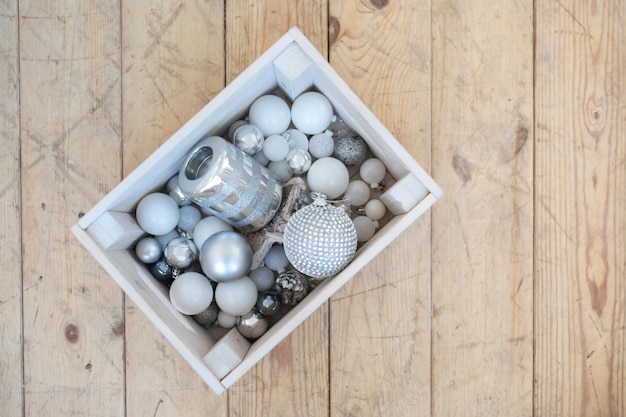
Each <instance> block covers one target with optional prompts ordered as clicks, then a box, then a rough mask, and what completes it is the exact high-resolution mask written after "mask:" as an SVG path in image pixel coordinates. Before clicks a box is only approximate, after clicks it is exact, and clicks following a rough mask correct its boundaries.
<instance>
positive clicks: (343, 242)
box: [283, 193, 357, 279]
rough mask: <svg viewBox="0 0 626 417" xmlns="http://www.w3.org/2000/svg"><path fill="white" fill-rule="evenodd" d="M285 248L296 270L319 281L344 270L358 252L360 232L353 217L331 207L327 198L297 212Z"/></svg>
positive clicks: (316, 198) (320, 196)
mask: <svg viewBox="0 0 626 417" xmlns="http://www.w3.org/2000/svg"><path fill="white" fill-rule="evenodd" d="M283 247H284V249H285V254H286V255H287V259H289V262H290V263H291V265H293V267H294V268H295V269H296V270H298V271H300V272H302V273H303V274H305V275H308V276H310V277H312V278H315V279H323V278H327V277H330V276H332V275H335V274H337V273H339V272H340V271H341V270H343V269H344V268H345V267H346V266H348V264H349V263H350V261H352V258H354V254H355V252H356V247H357V236H356V230H355V228H354V224H353V223H352V220H350V216H348V215H347V214H346V212H345V211H344V210H343V209H342V208H339V207H335V206H333V205H331V204H329V203H328V201H327V200H326V197H325V196H324V195H323V194H319V193H316V194H314V195H313V203H312V204H310V205H308V206H305V207H303V208H301V209H300V210H298V211H296V212H295V213H294V214H293V216H292V217H291V219H290V220H289V223H287V227H286V228H285V235H284V241H283Z"/></svg>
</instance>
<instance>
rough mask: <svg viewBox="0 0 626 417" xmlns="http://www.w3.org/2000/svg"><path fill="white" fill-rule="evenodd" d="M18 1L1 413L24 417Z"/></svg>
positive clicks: (6, 170) (6, 102)
mask: <svg viewBox="0 0 626 417" xmlns="http://www.w3.org/2000/svg"><path fill="white" fill-rule="evenodd" d="M18 19H19V17H18V7H17V1H9V2H3V3H1V4H0V85H1V86H2V92H3V96H4V97H3V98H2V99H1V100H0V145H1V146H2V148H3V151H2V152H0V265H2V266H3V277H2V279H0V352H2V359H1V360H0V415H2V416H6V417H13V416H21V415H22V409H23V401H24V400H23V397H22V387H21V385H22V384H21V383H22V250H21V249H22V248H21V225H22V224H21V219H20V214H21V210H20V101H19V45H18Z"/></svg>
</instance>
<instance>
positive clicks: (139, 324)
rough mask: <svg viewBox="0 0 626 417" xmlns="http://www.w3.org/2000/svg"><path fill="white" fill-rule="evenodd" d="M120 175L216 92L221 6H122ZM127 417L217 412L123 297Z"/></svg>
mask: <svg viewBox="0 0 626 417" xmlns="http://www.w3.org/2000/svg"><path fill="white" fill-rule="evenodd" d="M122 36H123V38H122V49H123V68H124V69H123V85H124V94H123V104H122V107H123V115H124V121H123V137H124V155H123V158H124V175H125V176H126V175H128V174H129V173H130V172H131V171H132V170H133V169H134V168H135V167H137V165H139V164H140V163H141V162H143V160H144V159H146V157H147V156H149V155H150V154H151V153H152V152H153V151H154V150H156V149H157V148H158V147H159V146H160V145H161V144H162V143H163V142H165V141H166V140H167V139H168V138H169V137H170V136H171V135H172V134H173V133H174V132H175V131H176V130H178V128H179V127H181V126H182V125H183V124H184V123H185V122H186V121H187V120H188V119H189V118H191V117H192V116H193V115H194V114H195V113H197V112H198V111H199V110H200V109H201V108H202V107H203V106H204V105H205V104H206V103H207V102H208V101H209V100H210V99H211V98H212V97H213V96H214V95H215V94H216V93H217V92H219V91H221V90H222V88H223V87H224V10H223V5H222V2H184V1H165V2H162V1H152V0H144V1H137V2H125V3H124V6H123V10H122ZM126 361H127V362H126V365H127V379H126V382H127V390H126V393H127V415H128V416H143V415H150V416H152V415H165V416H187V417H192V416H204V415H207V413H210V414H212V415H225V413H226V400H227V397H226V396H222V397H217V396H215V395H214V394H213V393H212V392H211V391H210V390H209V388H208V387H207V386H206V385H205V384H204V382H203V381H202V380H201V379H200V377H199V376H198V375H197V374H196V373H195V372H194V371H193V369H192V368H191V367H190V366H189V365H188V364H187V363H186V362H185V361H184V359H183V358H182V356H180V355H179V354H178V353H177V352H176V351H175V350H174V348H173V347H172V346H171V345H170V344H169V342H168V341H167V340H166V339H165V338H164V337H163V336H162V335H161V334H160V333H159V332H158V330H157V329H156V327H155V326H154V325H152V324H151V323H150V322H149V321H148V319H147V318H146V317H145V316H144V315H143V314H142V313H141V311H140V310H139V309H137V308H136V306H135V305H134V304H133V303H132V302H131V301H130V300H129V299H127V300H126Z"/></svg>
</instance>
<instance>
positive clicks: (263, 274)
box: [248, 266, 275, 292]
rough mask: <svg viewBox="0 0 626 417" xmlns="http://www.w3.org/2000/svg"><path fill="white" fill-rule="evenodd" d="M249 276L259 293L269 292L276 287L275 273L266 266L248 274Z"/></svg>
mask: <svg viewBox="0 0 626 417" xmlns="http://www.w3.org/2000/svg"><path fill="white" fill-rule="evenodd" d="M248 276H249V277H250V279H251V280H252V281H254V284H255V285H256V288H257V290H258V291H259V292H261V291H267V290H269V289H270V288H272V287H274V279H275V278H274V271H272V270H271V269H269V268H268V267H266V266H260V267H258V268H256V269H253V270H252V271H250V272H249V273H248Z"/></svg>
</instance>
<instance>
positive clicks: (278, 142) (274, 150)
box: [263, 135, 289, 161]
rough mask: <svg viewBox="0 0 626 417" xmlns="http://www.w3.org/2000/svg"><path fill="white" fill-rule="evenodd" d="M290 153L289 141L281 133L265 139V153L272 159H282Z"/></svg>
mask: <svg viewBox="0 0 626 417" xmlns="http://www.w3.org/2000/svg"><path fill="white" fill-rule="evenodd" d="M288 153H289V142H287V139H285V137H284V136H281V135H271V136H269V137H268V138H267V139H265V143H264V144H263V154H264V155H265V157H266V158H267V159H269V160H270V161H281V160H283V159H285V157H286V156H287V154H288Z"/></svg>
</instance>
